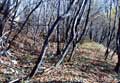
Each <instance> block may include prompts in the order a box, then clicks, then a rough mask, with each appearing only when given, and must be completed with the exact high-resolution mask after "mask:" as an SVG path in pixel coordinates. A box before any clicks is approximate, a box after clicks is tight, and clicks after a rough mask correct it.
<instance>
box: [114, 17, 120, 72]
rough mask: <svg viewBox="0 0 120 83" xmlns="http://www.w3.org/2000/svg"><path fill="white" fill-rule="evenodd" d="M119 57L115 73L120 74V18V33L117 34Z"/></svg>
mask: <svg viewBox="0 0 120 83" xmlns="http://www.w3.org/2000/svg"><path fill="white" fill-rule="evenodd" d="M116 44H117V55H118V62H117V64H116V67H115V72H117V73H119V72H120V18H119V24H118V32H117V40H116Z"/></svg>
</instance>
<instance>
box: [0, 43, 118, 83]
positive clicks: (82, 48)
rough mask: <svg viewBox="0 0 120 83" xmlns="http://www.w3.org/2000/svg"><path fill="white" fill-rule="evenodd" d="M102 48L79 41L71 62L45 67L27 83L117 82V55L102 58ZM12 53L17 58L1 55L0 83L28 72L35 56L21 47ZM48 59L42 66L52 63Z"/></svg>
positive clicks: (103, 50)
mask: <svg viewBox="0 0 120 83" xmlns="http://www.w3.org/2000/svg"><path fill="white" fill-rule="evenodd" d="M105 49H106V48H105V47H104V46H103V45H100V44H97V43H95V42H86V43H83V44H82V45H79V44H78V46H77V47H76V50H75V53H74V56H73V59H72V60H71V61H70V62H64V63H62V64H61V65H60V66H59V67H58V68H53V69H50V70H49V71H47V70H46V72H44V73H43V74H42V75H41V74H39V73H38V74H37V75H36V76H35V77H34V78H33V79H31V81H30V82H27V83H117V82H118V81H120V76H119V75H118V74H116V73H115V72H114V71H113V69H114V67H115V63H116V61H117V56H116V55H114V57H113V59H112V60H111V59H110V57H109V58H108V59H107V60H106V61H105V60H104V58H105V56H104V53H105ZM12 52H14V51H12ZM13 55H15V57H16V58H15V57H14V59H12V60H9V58H8V57H4V56H1V57H0V83H7V82H8V81H10V80H13V79H17V78H19V77H24V76H26V75H28V74H29V73H30V71H31V70H32V68H33V66H34V63H35V61H36V60H37V57H38V56H33V55H30V54H28V53H26V52H24V51H22V50H20V51H16V52H14V53H13ZM49 55H50V56H51V54H49ZM50 61H51V63H50ZM48 62H49V63H48ZM48 62H46V64H45V65H46V67H45V68H48V69H49V67H50V65H52V62H53V60H52V58H51V59H50V60H48ZM23 83H24V82H23Z"/></svg>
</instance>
